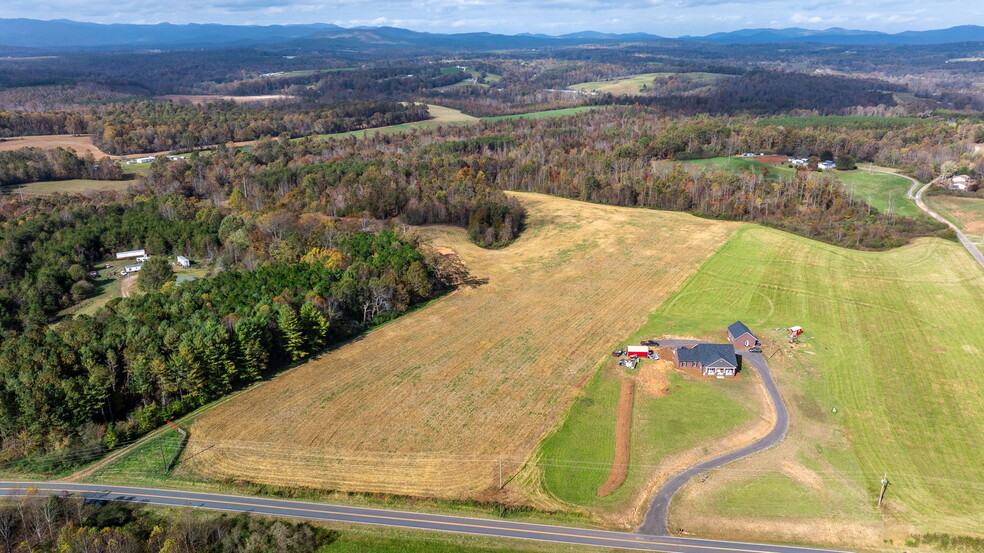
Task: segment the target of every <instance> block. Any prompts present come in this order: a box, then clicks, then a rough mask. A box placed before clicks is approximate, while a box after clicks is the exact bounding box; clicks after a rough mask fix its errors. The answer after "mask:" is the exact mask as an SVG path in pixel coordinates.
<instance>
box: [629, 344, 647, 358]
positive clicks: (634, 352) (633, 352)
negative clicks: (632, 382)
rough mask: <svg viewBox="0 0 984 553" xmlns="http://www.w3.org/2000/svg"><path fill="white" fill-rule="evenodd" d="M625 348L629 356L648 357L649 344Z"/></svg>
mask: <svg viewBox="0 0 984 553" xmlns="http://www.w3.org/2000/svg"><path fill="white" fill-rule="evenodd" d="M626 349H627V350H628V355H629V356H630V357H631V356H636V357H649V346H629V347H628V348H626Z"/></svg>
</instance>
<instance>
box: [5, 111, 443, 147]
mask: <svg viewBox="0 0 984 553" xmlns="http://www.w3.org/2000/svg"><path fill="white" fill-rule="evenodd" d="M429 116H430V115H429V113H428V111H427V106H425V105H420V104H404V103H400V102H388V101H377V100H353V101H347V102H340V103H335V104H331V105H328V106H319V107H315V108H304V107H302V106H294V107H291V106H289V105H285V106H280V107H278V108H276V109H275V108H264V109H261V108H254V107H248V106H243V105H238V104H236V103H234V102H229V101H226V102H211V103H206V104H204V105H197V106H196V105H191V104H182V103H173V102H162V101H134V102H127V103H116V104H111V105H109V106H104V107H100V108H96V109H93V110H92V111H89V112H54V113H51V112H9V111H8V112H0V137H2V136H18V135H43V134H66V133H70V134H91V135H92V141H93V143H94V144H95V145H96V146H97V147H99V148H100V149H101V150H103V151H105V152H107V153H110V154H113V155H122V154H133V153H143V152H157V151H165V150H175V149H186V150H190V149H194V148H200V147H204V146H210V145H214V144H221V143H226V142H241V141H249V140H256V139H258V138H260V137H261V136H278V135H281V134H284V135H287V136H289V137H297V136H307V135H311V134H330V133H338V132H345V131H352V130H359V129H365V128H373V127H381V126H386V125H396V124H400V123H409V122H412V121H420V120H422V119H427V118H428V117H429Z"/></svg>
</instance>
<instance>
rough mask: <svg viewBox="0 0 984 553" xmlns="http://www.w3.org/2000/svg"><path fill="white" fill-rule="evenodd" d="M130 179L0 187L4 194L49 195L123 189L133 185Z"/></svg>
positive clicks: (87, 180) (77, 180)
mask: <svg viewBox="0 0 984 553" xmlns="http://www.w3.org/2000/svg"><path fill="white" fill-rule="evenodd" d="M134 182H135V181H132V180H90V179H71V180H56V181H44V182H29V183H26V184H17V185H11V186H4V187H0V191H2V193H4V194H11V195H19V194H22V195H24V196H51V195H54V194H58V193H61V194H80V193H83V192H88V191H93V192H104V191H107V190H108V191H125V190H126V189H127V188H128V187H129V186H131V185H133V184H134Z"/></svg>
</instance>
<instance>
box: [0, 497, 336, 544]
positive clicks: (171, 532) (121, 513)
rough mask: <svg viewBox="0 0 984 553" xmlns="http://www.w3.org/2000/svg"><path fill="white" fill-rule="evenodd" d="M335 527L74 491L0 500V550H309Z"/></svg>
mask: <svg viewBox="0 0 984 553" xmlns="http://www.w3.org/2000/svg"><path fill="white" fill-rule="evenodd" d="M339 536H340V534H339V532H337V531H335V530H328V529H326V528H322V527H319V526H314V525H312V524H311V523H309V522H294V521H287V520H274V519H270V518H264V517H256V516H250V515H247V514H237V515H228V514H222V515H215V514H213V513H202V512H197V511H193V510H191V509H176V510H170V509H169V510H162V511H154V510H149V509H144V508H140V507H136V506H131V505H129V504H126V503H116V502H109V503H105V502H103V503H97V502H92V501H86V500H85V498H84V497H83V496H81V495H71V496H67V495H50V496H49V495H44V494H41V493H39V492H36V491H35V492H33V493H29V494H28V495H27V496H26V497H24V498H22V499H17V500H16V502H13V503H10V504H4V505H0V551H3V552H4V553H13V552H15V551H18V552H19V551H31V552H36V553H165V552H166V553H233V552H244V551H251V552H267V551H269V552H273V551H291V552H294V553H316V552H319V551H326V550H330V549H326V548H330V545H331V544H332V543H334V542H335V541H337V540H338V539H339Z"/></svg>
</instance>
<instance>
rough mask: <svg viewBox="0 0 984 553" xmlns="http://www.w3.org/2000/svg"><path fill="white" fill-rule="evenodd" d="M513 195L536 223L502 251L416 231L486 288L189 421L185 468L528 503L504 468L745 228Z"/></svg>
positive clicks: (288, 482)
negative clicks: (500, 478)
mask: <svg viewBox="0 0 984 553" xmlns="http://www.w3.org/2000/svg"><path fill="white" fill-rule="evenodd" d="M517 196H518V197H519V198H521V200H522V201H523V202H524V204H525V205H526V206H527V209H528V211H529V213H530V218H529V226H528V228H527V230H526V231H525V232H524V233H523V235H522V236H521V237H520V238H519V240H517V241H516V242H515V243H514V244H513V245H511V246H509V247H508V248H505V249H502V250H484V249H481V248H478V247H477V246H475V245H473V244H471V243H470V242H469V241H468V240H467V238H466V236H465V233H464V231H462V230H461V229H457V228H450V227H443V226H436V227H429V228H425V229H424V230H423V232H424V234H425V236H426V237H428V239H429V240H430V241H431V242H432V244H433V245H434V246H435V247H437V248H440V250H439V251H441V252H445V253H447V254H451V253H452V252H453V253H456V254H457V255H458V256H460V258H461V259H462V260H463V262H464V263H465V264H466V265H467V267H468V268H469V270H470V271H471V275H472V278H473V280H475V281H476V282H477V283H478V285H477V286H475V287H472V288H464V289H460V290H458V291H456V292H455V293H453V294H451V295H450V296H448V297H445V298H442V299H440V300H438V301H436V302H434V303H433V304H431V305H429V306H427V307H426V308H423V309H420V310H418V311H416V312H414V313H411V314H408V315H405V316H404V317H401V318H399V319H397V320H395V321H394V322H392V323H390V324H388V325H386V326H383V327H382V328H380V329H378V330H376V331H374V332H371V333H369V334H367V335H366V336H364V337H362V338H361V339H359V340H357V341H355V342H353V343H351V344H349V345H346V346H342V347H340V348H338V349H336V350H333V351H330V352H328V353H326V354H324V355H322V356H321V357H320V358H319V359H316V360H313V361H310V362H308V363H305V364H303V365H300V366H298V367H297V368H295V369H292V370H290V371H288V372H285V373H283V374H282V375H280V376H278V377H276V378H274V379H273V380H271V381H269V382H267V383H265V384H263V385H261V386H257V387H255V388H253V389H251V390H250V391H248V392H246V393H244V394H241V395H239V396H237V397H236V398H234V399H233V400H231V401H228V402H226V403H223V404H221V405H219V406H217V407H215V408H214V409H212V410H210V411H208V412H207V413H205V415H204V416H202V418H200V419H199V420H198V421H197V422H195V423H194V425H193V426H192V427H191V436H192V439H191V442H190V444H189V447H188V451H187V453H186V456H185V461H184V463H183V466H181V467H179V470H183V471H189V472H190V473H195V474H199V475H201V476H203V477H208V478H211V479H214V480H220V481H227V480H240V481H251V482H258V483H262V484H267V485H276V486H303V487H312V488H322V489H325V488H327V489H335V490H343V491H344V490H363V491H373V492H386V493H395V494H407V495H426V496H434V497H443V498H482V497H499V498H502V497H506V498H509V497H518V498H519V499H521V500H525V494H526V493H527V492H526V490H525V487H524V486H518V485H517V486H512V485H509V483H508V480H509V478H511V476H512V475H514V474H515V473H516V472H517V471H519V470H520V469H521V468H522V467H523V466H524V465H525V463H526V461H527V460H528V458H529V456H530V454H531V453H532V452H533V451H534V450H535V448H536V447H537V444H538V443H539V442H540V441H541V439H542V438H543V436H544V435H545V434H547V433H548V432H549V431H550V430H551V429H552V428H554V426H555V425H556V424H557V423H558V422H559V420H560V418H561V417H562V415H563V414H564V413H565V412H566V411H567V409H568V407H569V405H570V403H571V401H572V400H573V399H574V397H575V396H576V395H577V394H578V393H579V392H580V390H581V389H582V388H583V387H584V386H585V385H586V384H587V383H588V381H589V380H590V379H591V378H592V376H593V374H594V372H595V371H594V369H596V368H597V367H598V364H599V363H600V362H602V361H603V360H605V359H611V357H610V350H611V349H612V348H614V347H615V346H616V345H618V343H619V341H620V340H622V339H624V337H626V336H628V335H630V334H631V333H632V332H633V331H635V330H637V329H638V328H639V326H640V325H641V324H642V323H643V322H644V321H645V317H646V315H647V314H648V313H649V312H651V311H652V310H653V309H654V308H656V307H657V306H658V305H659V304H660V303H661V302H662V301H663V299H664V298H666V297H667V296H668V295H669V294H670V293H671V292H672V291H673V290H674V289H676V288H677V287H678V286H679V285H680V283H682V282H683V280H684V279H686V278H687V276H688V275H690V274H691V273H692V272H693V271H695V270H696V268H697V267H698V266H699V264H700V263H701V261H702V260H703V259H705V258H706V257H708V256H709V255H710V254H711V253H712V252H713V251H714V250H715V249H716V248H717V247H718V246H719V245H720V244H721V243H722V242H723V241H724V240H726V239H727V237H728V236H729V235H730V234H731V233H733V232H734V230H735V229H736V228H737V225H735V224H730V223H722V222H713V221H706V220H701V219H697V218H694V217H691V216H689V215H685V214H680V213H670V212H659V211H649V210H640V209H628V208H616V207H608V206H600V205H593V204H586V203H580V202H576V201H571V200H564V199H559V198H554V197H550V196H542V195H535V194H517ZM641 243H658V244H659V247H655V246H653V247H647V248H640V247H638V244H641ZM684 252H686V255H684ZM538 283H549V284H550V285H549V286H543V285H539V284H538ZM380 352H386V353H385V355H380ZM288 397H289V398H290V401H285V399H284V398H288ZM500 456H501V459H502V463H503V472H504V477H505V479H506V480H507V485H506V489H505V490H504V491H502V492H500V491H499V490H498V489H497V488H498V485H497V470H498V466H499V464H498V461H499V458H500ZM606 470H607V469H606Z"/></svg>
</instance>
